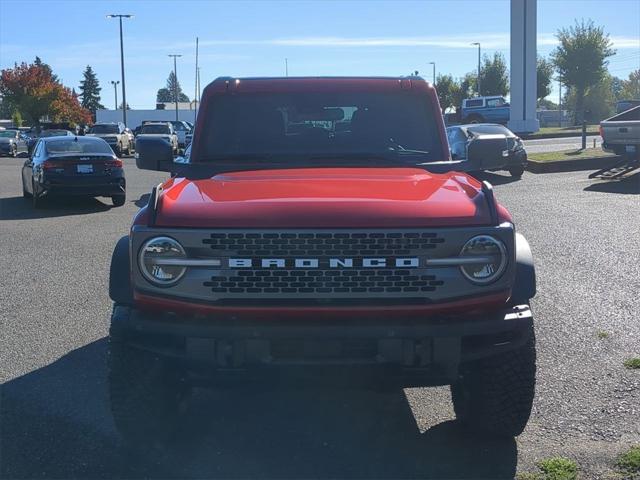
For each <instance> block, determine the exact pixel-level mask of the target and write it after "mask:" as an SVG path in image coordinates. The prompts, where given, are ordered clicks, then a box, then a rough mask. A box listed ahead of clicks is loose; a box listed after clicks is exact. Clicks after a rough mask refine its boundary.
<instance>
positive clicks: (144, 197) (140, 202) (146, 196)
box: [133, 193, 151, 208]
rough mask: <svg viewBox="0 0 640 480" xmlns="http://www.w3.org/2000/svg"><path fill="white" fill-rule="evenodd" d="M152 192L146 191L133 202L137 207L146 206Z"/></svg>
mask: <svg viewBox="0 0 640 480" xmlns="http://www.w3.org/2000/svg"><path fill="white" fill-rule="evenodd" d="M150 195H151V194H150V193H145V194H142V195H140V198H139V199H138V200H135V201H133V203H135V205H136V207H140V208H142V207H145V206H146V205H147V203H149V196H150Z"/></svg>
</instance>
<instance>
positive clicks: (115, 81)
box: [111, 80, 120, 110]
mask: <svg viewBox="0 0 640 480" xmlns="http://www.w3.org/2000/svg"><path fill="white" fill-rule="evenodd" d="M119 84H120V80H111V85H113V95H114V96H115V102H116V106H115V107H114V108H113V109H114V110H118V85H119Z"/></svg>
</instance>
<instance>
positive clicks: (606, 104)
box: [564, 74, 616, 123]
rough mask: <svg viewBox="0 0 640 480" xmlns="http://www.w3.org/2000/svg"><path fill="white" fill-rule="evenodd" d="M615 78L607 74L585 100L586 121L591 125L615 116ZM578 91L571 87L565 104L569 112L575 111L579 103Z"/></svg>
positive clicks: (587, 94) (590, 89) (592, 87)
mask: <svg viewBox="0 0 640 480" xmlns="http://www.w3.org/2000/svg"><path fill="white" fill-rule="evenodd" d="M612 84H613V78H612V77H611V75H609V74H606V75H605V76H604V77H603V78H602V80H601V81H600V82H599V83H598V84H597V85H593V86H591V88H589V91H588V92H587V93H586V94H585V96H584V100H583V108H584V119H585V120H586V121H587V122H589V123H599V122H600V121H601V120H604V119H605V118H608V117H610V116H611V115H613V113H614V110H615V103H616V98H615V96H614V92H613V88H612ZM576 93H577V92H576V89H575V88H574V87H571V88H570V89H569V91H568V93H567V95H566V96H565V99H564V102H565V105H566V106H567V108H568V109H569V110H574V109H575V108H576V104H577V101H578V98H577V94H576Z"/></svg>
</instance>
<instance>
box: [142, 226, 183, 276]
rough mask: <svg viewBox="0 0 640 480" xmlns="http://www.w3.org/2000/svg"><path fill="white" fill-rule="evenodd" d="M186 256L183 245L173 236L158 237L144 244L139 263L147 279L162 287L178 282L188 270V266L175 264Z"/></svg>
mask: <svg viewBox="0 0 640 480" xmlns="http://www.w3.org/2000/svg"><path fill="white" fill-rule="evenodd" d="M186 256H187V254H186V253H185V251H184V248H182V245H180V244H179V243H178V242H177V241H176V240H174V239H173V238H169V237H156V238H152V239H151V240H148V241H147V242H146V243H145V244H144V245H143V246H142V248H141V249H140V254H139V255H138V263H139V265H140V271H141V272H142V275H144V277H145V278H146V279H147V280H149V281H150V282H151V283H153V284H154V285H157V286H160V287H169V286H171V285H175V284H176V283H178V281H179V280H180V279H181V278H182V276H183V275H184V274H185V272H186V271H187V269H186V267H184V266H181V265H175V264H174V262H175V261H176V260H181V259H184V258H186ZM178 263H179V262H178Z"/></svg>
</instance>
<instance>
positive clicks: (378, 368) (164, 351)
mask: <svg viewBox="0 0 640 480" xmlns="http://www.w3.org/2000/svg"><path fill="white" fill-rule="evenodd" d="M532 326H533V316H532V314H531V310H530V308H529V306H527V305H520V306H517V307H509V308H505V309H503V310H500V311H495V312H492V313H489V314H484V315H473V316H463V315H456V316H437V317H434V318H430V319H427V320H425V319H413V318H406V319H403V318H391V317H390V319H385V320H377V319H371V320H346V321H345V320H342V321H336V320H330V321H324V320H322V319H312V320H303V319H300V320H273V321H267V320H236V321H229V320H226V319H225V320H220V319H216V318H211V317H182V316H177V315H175V314H156V313H151V312H144V311H141V310H137V309H134V308H129V307H123V306H116V307H115V308H114V313H113V317H112V324H111V332H110V334H111V337H112V339H114V340H117V341H118V342H124V343H125V344H127V345H129V346H131V347H134V348H137V349H142V350H145V351H148V352H152V353H154V354H156V355H158V356H161V357H164V358H165V359H167V360H170V361H176V362H179V363H180V364H181V365H182V366H183V367H185V368H187V369H188V370H190V371H192V372H196V373H198V375H200V376H201V377H202V376H207V377H215V378H218V379H220V378H223V377H232V378H235V379H237V378H244V379H246V378H247V377H248V378H249V379H250V380H266V379H269V378H273V374H274V372H278V373H276V376H277V375H279V372H282V370H283V369H284V370H297V371H298V372H302V373H303V376H304V377H307V376H310V374H311V372H312V371H313V372H315V371H318V370H319V369H322V372H323V375H325V376H326V369H329V370H333V371H334V372H338V373H340V376H342V374H343V373H344V369H345V368H347V369H357V370H358V372H359V374H358V376H359V377H360V379H363V378H365V375H363V374H364V372H366V375H367V376H369V377H373V378H374V379H375V380H376V382H377V383H380V381H381V380H384V381H385V382H391V383H392V384H394V385H400V386H426V385H444V384H449V383H451V382H452V381H454V380H455V378H456V377H457V375H458V367H459V365H460V364H461V363H465V362H472V361H475V360H478V359H482V358H486V357H490V356H494V355H498V354H501V353H504V352H507V351H510V350H513V349H516V348H518V347H520V346H522V345H524V344H525V343H526V342H527V340H528V339H529V336H530V334H531V331H532Z"/></svg>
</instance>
